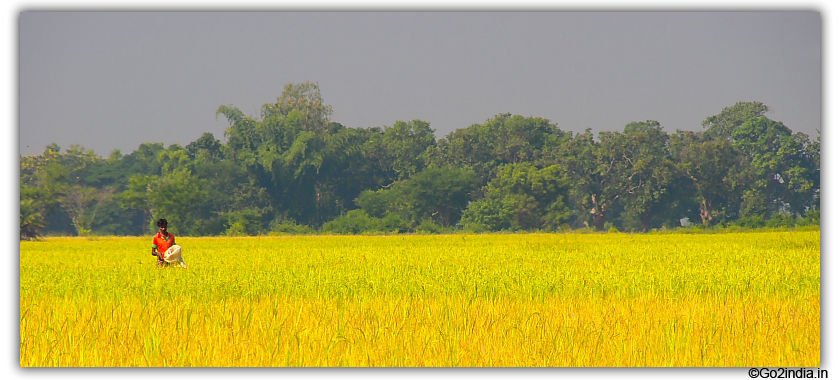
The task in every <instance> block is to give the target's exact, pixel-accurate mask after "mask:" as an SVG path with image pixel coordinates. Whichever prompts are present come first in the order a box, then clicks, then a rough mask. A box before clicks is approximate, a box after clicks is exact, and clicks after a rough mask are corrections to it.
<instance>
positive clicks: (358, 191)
mask: <svg viewBox="0 0 840 380" xmlns="http://www.w3.org/2000/svg"><path fill="white" fill-rule="evenodd" d="M768 110H769V108H768V107H767V106H766V105H764V104H763V103H760V102H739V103H736V104H735V105H733V106H731V107H727V108H724V109H723V110H722V111H721V112H720V113H719V114H717V115H712V116H709V117H708V118H706V119H705V120H703V121H702V122H701V123H700V127H702V128H703V130H701V131H676V132H675V133H667V132H666V131H665V129H664V128H663V126H662V125H660V123H659V122H657V121H655V120H646V121H633V122H629V123H627V124H626V125H625V126H624V127H623V128H622V129H620V130H616V131H609V129H608V128H606V129H605V131H602V132H599V133H598V134H597V135H596V134H594V133H593V132H592V131H591V130H589V129H587V130H586V131H584V132H582V133H574V132H569V131H563V130H561V129H560V128H558V126H557V125H556V124H554V123H552V122H551V121H549V120H547V119H544V118H540V117H534V116H529V117H525V116H522V115H512V114H510V113H501V114H498V115H495V116H493V117H491V118H489V119H487V120H486V122H484V123H482V124H473V125H470V126H467V127H465V128H461V129H457V130H455V131H454V132H452V133H449V134H448V135H446V136H445V137H443V138H441V139H439V140H438V139H436V138H435V135H434V133H435V130H434V129H433V128H432V126H431V125H430V123H429V122H427V121H424V120H421V119H411V120H396V121H395V122H394V124H393V125H387V126H377V127H366V128H352V127H347V126H344V125H342V124H340V123H338V122H335V121H333V120H332V119H331V117H332V107H330V106H329V105H327V104H326V103H325V102H324V100H323V99H322V98H321V92H320V88H319V86H318V84H315V83H311V82H304V83H300V84H288V85H286V86H285V88H284V89H283V91H282V93H281V95H280V97H278V98H277V99H276V101H275V102H273V103H267V104H265V105H263V106H262V108H261V112H260V114H259V115H246V114H245V113H244V112H243V111H242V110H240V109H239V108H236V107H233V106H230V105H222V106H220V107H219V108H218V110H217V112H216V116H217V117H219V116H223V117H224V118H225V119H226V120H227V121H228V123H229V124H230V126H229V128H227V130H226V131H225V133H224V137H223V138H224V140H219V139H217V138H216V137H215V136H214V135H213V134H211V133H203V134H201V135H200V136H196V137H197V138H196V140H195V141H193V142H191V143H189V144H187V145H186V146H183V147H182V146H181V145H179V144H173V145H171V146H169V147H164V145H163V144H162V143H153V142H149V143H143V144H141V145H140V146H139V147H138V148H137V150H135V151H133V152H131V153H129V154H123V152H121V151H119V150H115V151H114V152H111V154H110V155H109V156H108V157H107V158H102V157H100V156H99V155H97V154H95V153H94V152H93V151H91V150H87V149H85V148H84V147H82V146H81V145H73V146H71V147H69V148H67V149H64V150H62V148H61V147H59V146H58V145H56V144H51V145H49V146H47V147H46V148H45V150H44V151H43V152H42V153H41V154H38V155H27V156H20V233H21V239H31V238H34V237H37V236H38V235H44V234H57V235H87V234H101V235H106V234H107V235H142V234H148V233H151V232H153V231H154V225H153V221H154V220H155V219H157V218H161V217H164V218H167V219H168V220H169V221H170V225H171V229H172V231H173V232H174V233H178V234H181V235H187V236H202V235H211V236H215V235H232V236H240V235H257V234H273V233H276V234H282V233H312V232H315V231H319V230H321V231H324V232H327V233H366V232H377V233H400V232H424V233H426V232H436V231H437V232H439V231H452V230H458V229H467V230H472V231H517V230H530V231H533V230H542V231H557V230H568V229H577V228H591V229H594V230H606V229H609V228H617V229H619V230H622V231H648V230H651V229H656V228H663V227H664V228H673V227H678V226H680V225H682V224H685V223H686V221H687V222H689V223H696V224H698V225H702V226H715V225H727V224H740V225H764V224H767V223H771V224H772V223H775V222H773V221H775V220H782V219H784V218H788V219H790V220H803V221H809V223H813V222H814V221H816V223H819V205H820V202H819V200H820V138H819V136H817V138H816V139H814V140H812V139H810V138H809V136H807V135H804V134H802V133H793V132H792V131H791V130H790V129H789V128H788V127H786V126H785V125H784V124H783V123H782V122H780V121H775V120H771V119H769V118H768V117H767V116H766V113H767V111H768ZM774 218H775V219H774ZM780 218H781V219H780ZM788 219H784V220H788Z"/></svg>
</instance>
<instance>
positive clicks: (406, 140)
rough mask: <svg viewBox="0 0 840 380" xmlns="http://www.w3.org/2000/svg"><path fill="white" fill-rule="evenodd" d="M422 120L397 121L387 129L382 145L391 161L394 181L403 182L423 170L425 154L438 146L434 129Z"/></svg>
mask: <svg viewBox="0 0 840 380" xmlns="http://www.w3.org/2000/svg"><path fill="white" fill-rule="evenodd" d="M429 125H430V124H429V123H428V122H426V121H422V120H416V119H415V120H412V121H409V122H405V121H397V122H396V123H395V124H394V126H393V127H386V128H385V131H384V138H383V139H382V140H383V141H382V145H383V147H384V151H385V152H386V153H387V157H389V158H390V159H391V165H390V166H391V169H392V170H393V172H394V173H395V174H396V178H394V180H395V181H396V180H402V179H406V178H409V177H411V176H412V175H413V174H416V173H419V172H420V171H422V170H423V168H424V166H425V164H424V157H423V155H424V153H425V152H426V150H427V149H429V148H430V147H434V146H435V145H436V141H435V135H434V132H435V131H434V129H432V128H431V127H430V126H429Z"/></svg>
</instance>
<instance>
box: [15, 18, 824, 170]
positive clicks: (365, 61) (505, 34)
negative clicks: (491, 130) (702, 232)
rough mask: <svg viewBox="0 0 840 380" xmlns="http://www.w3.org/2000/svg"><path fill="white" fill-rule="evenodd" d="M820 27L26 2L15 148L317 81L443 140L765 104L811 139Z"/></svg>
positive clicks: (374, 114) (816, 120)
mask: <svg viewBox="0 0 840 380" xmlns="http://www.w3.org/2000/svg"><path fill="white" fill-rule="evenodd" d="M821 24H822V21H821V15H820V14H819V13H816V12H775V13H774V12H664V13H652V12H613V13H609V12H595V13H585V12H404V13H393V12H314V13H302V12H273V13H226V12H197V13H193V12H124V13H108V12H68V13H62V12H58V13H52V12H24V13H21V14H20V18H19V35H18V38H19V46H18V48H19V62H18V70H19V83H18V84H19V97H18V100H19V128H20V130H19V131H20V134H19V137H20V153H21V154H37V153H40V152H42V151H43V150H44V148H45V147H46V146H47V145H48V144H50V143H52V142H56V143H58V144H59V145H61V147H62V148H67V147H69V146H70V145H71V144H81V145H83V146H85V147H87V148H90V149H94V151H95V152H96V153H98V154H100V155H102V156H108V154H109V153H110V152H111V151H112V150H114V149H121V150H122V151H123V153H124V154H128V153H130V152H132V151H134V150H135V149H137V147H138V146H139V145H140V144H141V143H144V142H163V143H164V144H165V145H166V146H169V145H170V144H173V143H180V144H182V145H187V144H189V143H190V142H192V141H194V140H196V139H197V138H199V137H200V136H201V134H202V133H204V132H211V133H213V134H214V135H215V136H216V138H218V139H221V140H224V131H225V129H226V128H227V127H228V126H229V124H228V123H227V120H226V119H225V118H224V117H223V116H220V117H219V119H218V120H217V119H216V116H215V112H216V110H217V109H218V108H219V106H221V105H229V104H232V105H234V106H237V107H240V108H241V109H242V110H243V111H244V112H245V113H246V114H249V115H253V116H258V113H259V108H260V107H261V106H262V105H263V104H266V103H271V102H274V101H276V99H277V97H279V96H280V95H281V93H282V90H283V86H284V85H285V84H286V83H298V82H303V81H307V80H308V81H312V82H318V83H319V84H320V87H321V94H322V96H323V98H324V100H325V102H326V103H327V104H329V105H331V106H332V107H333V117H332V118H333V120H334V121H337V122H340V123H342V124H344V125H346V126H348V127H371V126H386V125H393V124H394V122H395V121H397V120H411V119H423V120H426V121H428V122H430V123H431V126H432V128H434V129H436V131H437V136H438V137H443V136H445V135H446V134H448V133H449V132H452V131H453V130H455V129H457V128H465V127H468V126H469V125H471V124H473V123H483V122H484V121H486V120H487V119H488V118H491V117H493V116H494V115H496V114H499V113H505V112H510V113H513V114H521V115H525V116H540V117H544V118H547V119H549V120H551V121H552V122H554V123H557V124H558V126H559V127H560V128H561V129H564V130H571V131H583V130H584V129H585V128H587V127H589V128H592V129H593V130H594V131H604V130H610V131H616V130H621V129H623V127H624V125H625V124H627V123H629V122H633V121H644V120H657V121H659V122H660V123H661V124H662V125H663V126H664V127H665V129H666V130H668V131H675V130H677V129H682V130H700V129H701V127H700V123H701V122H702V121H703V120H704V119H705V118H706V117H708V116H711V115H714V114H717V113H719V112H720V111H721V109H723V108H724V107H727V106H731V105H733V104H735V103H736V102H739V101H760V102H763V103H765V104H767V105H769V106H770V107H771V108H772V110H773V111H772V112H771V113H769V114H768V115H767V116H768V117H770V118H771V119H774V120H778V121H781V122H783V123H784V124H785V125H787V126H788V127H789V128H791V129H793V130H794V131H801V132H804V133H806V134H808V135H810V136H811V137H812V138H815V137H816V131H817V130H818V129H819V128H820V120H821V72H820V70H821V65H822V59H821V27H822V25H821Z"/></svg>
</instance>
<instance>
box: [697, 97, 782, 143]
mask: <svg viewBox="0 0 840 380" xmlns="http://www.w3.org/2000/svg"><path fill="white" fill-rule="evenodd" d="M769 110H770V108H769V107H767V106H766V105H764V104H763V103H761V102H738V103H735V105H733V106H731V107H726V108H724V109H723V110H722V111H721V112H720V113H719V114H717V115H714V116H709V117H707V118H706V120H704V121H703V128H705V129H706V133H705V136H706V137H707V138H709V139H721V138H722V139H727V140H731V139H732V133H733V132H734V131H735V129H737V128H738V127H740V126H741V125H743V124H744V123H746V122H747V121H749V120H751V119H755V118H757V117H760V116H762V115H764V114H765V113H767V111H769Z"/></svg>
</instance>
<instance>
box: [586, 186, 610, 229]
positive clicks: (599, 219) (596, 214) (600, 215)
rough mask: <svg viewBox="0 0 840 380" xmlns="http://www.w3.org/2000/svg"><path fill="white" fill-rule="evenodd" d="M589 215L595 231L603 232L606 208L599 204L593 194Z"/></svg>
mask: <svg viewBox="0 0 840 380" xmlns="http://www.w3.org/2000/svg"><path fill="white" fill-rule="evenodd" d="M589 213H590V214H592V224H593V225H594V226H595V231H603V230H604V223H605V222H606V220H607V215H606V214H607V213H606V207H605V206H604V205H603V204H599V202H598V198H597V197H596V196H595V194H592V209H591V210H589Z"/></svg>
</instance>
